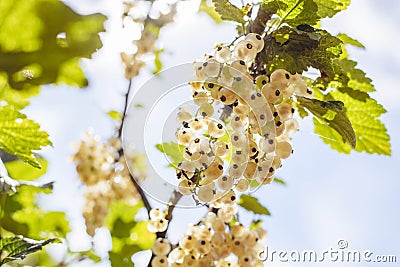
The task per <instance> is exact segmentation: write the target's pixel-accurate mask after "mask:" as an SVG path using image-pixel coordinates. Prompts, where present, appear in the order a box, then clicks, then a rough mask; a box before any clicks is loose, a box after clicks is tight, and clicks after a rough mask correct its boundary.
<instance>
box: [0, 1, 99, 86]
mask: <svg viewBox="0 0 400 267" xmlns="http://www.w3.org/2000/svg"><path fill="white" fill-rule="evenodd" d="M1 2H2V4H1V5H0V18H1V23H0V58H1V61H0V73H5V74H6V75H7V79H8V84H9V85H10V86H11V87H12V88H15V89H28V88H30V87H31V86H36V85H42V84H50V83H60V82H65V83H67V84H69V85H76V86H80V87H82V86H86V85H87V81H86V79H85V78H84V76H83V72H82V70H81V69H80V67H79V64H78V61H79V58H90V57H91V55H92V53H94V52H95V51H96V50H97V49H99V48H100V47H101V45H102V44H101V40H100V37H99V35H98V33H99V32H101V31H103V30H104V27H103V23H104V21H105V19H106V17H105V16H104V15H101V14H91V15H80V14H78V13H76V12H75V11H73V10H72V9H71V8H70V7H68V6H67V5H65V4H64V3H63V2H62V1H56V0H47V1H32V0H28V1H20V0H2V1H1ZM15 18H23V19H15Z"/></svg>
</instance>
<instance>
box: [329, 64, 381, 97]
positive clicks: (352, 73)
mask: <svg viewBox="0 0 400 267" xmlns="http://www.w3.org/2000/svg"><path fill="white" fill-rule="evenodd" d="M335 63H336V64H337V65H338V66H340V68H341V70H342V71H343V73H344V74H345V75H347V77H348V79H347V81H348V82H347V83H341V84H340V85H341V86H344V87H346V86H347V87H350V88H352V89H353V90H357V91H360V92H373V91H375V87H374V86H373V85H372V80H371V79H370V78H368V77H367V76H366V74H365V72H364V71H362V70H360V69H357V68H356V66H357V62H355V61H353V60H350V59H346V58H344V59H336V60H335ZM334 85H335V84H331V85H330V86H331V87H335V86H334Z"/></svg>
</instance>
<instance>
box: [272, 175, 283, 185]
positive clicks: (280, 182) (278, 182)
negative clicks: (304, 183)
mask: <svg viewBox="0 0 400 267" xmlns="http://www.w3.org/2000/svg"><path fill="white" fill-rule="evenodd" d="M273 181H274V182H275V183H277V184H281V185H286V182H285V181H284V180H282V179H280V178H278V177H275V178H274V180H273Z"/></svg>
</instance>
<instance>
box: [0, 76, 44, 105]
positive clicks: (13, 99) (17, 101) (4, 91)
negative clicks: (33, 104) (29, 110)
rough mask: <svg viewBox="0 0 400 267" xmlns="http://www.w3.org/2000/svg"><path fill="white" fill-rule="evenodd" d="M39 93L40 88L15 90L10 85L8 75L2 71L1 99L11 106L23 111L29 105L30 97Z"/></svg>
mask: <svg viewBox="0 0 400 267" xmlns="http://www.w3.org/2000/svg"><path fill="white" fill-rule="evenodd" d="M38 93H39V87H38V86H32V87H30V88H29V89H25V90H15V89H13V88H11V86H10V85H9V84H8V78H7V74H5V73H1V71H0V99H1V100H2V101H4V102H6V103H7V104H9V105H13V106H15V107H16V108H18V109H22V108H24V107H25V106H27V105H28V104H29V100H28V97H31V96H34V95H37V94H38Z"/></svg>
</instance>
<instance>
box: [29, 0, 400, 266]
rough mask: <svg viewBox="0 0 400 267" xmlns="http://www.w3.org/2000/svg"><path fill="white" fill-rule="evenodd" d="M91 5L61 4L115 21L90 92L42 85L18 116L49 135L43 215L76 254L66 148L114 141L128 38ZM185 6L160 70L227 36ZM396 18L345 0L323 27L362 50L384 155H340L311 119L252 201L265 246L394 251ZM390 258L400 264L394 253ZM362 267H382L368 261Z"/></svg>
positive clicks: (77, 228) (91, 65) (165, 41)
mask: <svg viewBox="0 0 400 267" xmlns="http://www.w3.org/2000/svg"><path fill="white" fill-rule="evenodd" d="M97 2H98V4H97V5H94V4H93V3H92V1H77V0H70V1H68V3H71V5H72V6H74V7H76V8H77V9H78V10H80V12H84V13H87V12H95V11H103V10H104V11H106V12H107V13H112V14H114V15H115V18H114V20H111V21H109V22H107V27H108V29H109V32H108V33H105V34H102V37H103V40H104V48H103V49H102V50H100V51H99V52H98V53H97V54H96V55H94V59H93V60H91V61H88V60H84V61H83V62H82V65H83V67H84V70H85V71H86V73H87V75H88V78H89V81H90V86H89V88H87V89H83V90H80V89H76V88H65V87H57V88H54V87H51V86H49V87H46V88H43V90H42V92H41V94H40V96H38V97H36V98H34V99H33V100H32V104H31V105H30V106H29V107H28V108H27V109H26V113H27V114H28V115H29V116H31V117H32V118H33V119H35V120H37V121H39V122H40V123H41V125H42V126H43V128H44V129H45V130H47V131H48V132H49V133H50V135H51V138H52V141H53V143H54V148H48V149H46V150H45V151H44V153H43V154H44V156H45V157H46V158H48V159H49V161H50V165H49V170H48V173H47V174H46V175H45V176H44V177H43V178H42V179H43V180H46V181H48V180H56V186H55V193H54V194H53V195H51V196H45V197H43V198H41V202H42V203H45V207H46V208H47V209H57V210H60V209H61V210H65V211H67V212H68V216H69V218H70V219H71V226H72V228H73V229H74V232H73V233H72V234H70V236H69V238H70V240H71V241H75V242H72V243H73V244H74V249H83V248H85V246H87V245H88V244H89V243H88V241H89V239H88V238H87V237H85V235H84V226H83V223H84V222H83V219H82V218H81V215H80V212H81V208H80V207H81V206H82V205H83V199H82V196H81V194H82V191H83V188H82V186H80V184H79V181H78V180H77V178H76V172H75V169H74V165H73V164H72V163H71V161H70V160H69V157H70V155H71V154H72V153H73V151H74V147H73V145H72V143H73V142H76V141H77V140H79V139H80V135H81V133H82V132H83V131H85V130H87V129H89V128H92V129H93V130H94V132H96V133H97V134H99V135H101V136H102V137H104V138H107V137H108V136H109V135H110V134H112V132H113V127H114V125H113V123H112V121H111V120H110V119H109V118H108V117H107V116H106V115H105V112H107V111H108V110H111V109H120V108H121V106H122V103H123V98H122V95H123V92H124V90H125V88H126V86H127V82H126V81H125V80H124V79H123V67H122V64H121V63H120V58H119V52H120V51H123V50H126V49H129V46H130V36H129V35H128V33H127V32H124V31H121V30H120V29H119V25H118V23H117V22H118V17H119V13H118V12H119V10H118V9H117V8H115V6H114V4H113V3H111V2H112V1H105V0H104V1H97ZM88 3H91V4H88ZM184 5H185V6H187V7H186V8H185V13H180V15H179V16H178V18H177V21H176V23H174V24H173V25H169V26H167V27H166V28H165V29H164V30H163V31H162V33H161V36H160V42H161V43H162V45H163V47H164V49H165V50H166V53H165V54H164V56H163V57H162V60H163V63H164V65H165V66H166V67H168V66H174V65H176V64H181V63H185V62H191V61H193V60H195V59H197V58H199V57H201V56H202V55H203V54H204V53H205V52H207V51H210V50H211V49H212V48H213V46H214V44H215V43H221V42H230V40H232V37H233V36H234V26H233V25H232V24H224V25H218V26H216V25H215V24H214V23H213V22H212V21H211V20H210V18H208V17H207V16H206V15H204V14H196V15H194V14H193V13H192V12H190V5H193V1H186V2H185V4H184ZM399 14H400V2H398V1H392V0H381V1H374V0H353V1H352V4H351V6H350V7H349V8H348V10H346V11H344V12H342V13H340V14H338V15H337V16H335V17H334V18H333V19H329V20H327V21H325V22H324V23H323V27H326V28H327V29H328V30H329V31H330V32H331V33H333V34H335V33H339V32H343V33H346V34H348V35H350V36H352V37H354V38H356V39H358V40H359V41H361V42H362V43H363V44H364V45H365V46H366V50H365V51H364V50H359V49H350V55H351V57H352V58H353V59H356V60H357V61H358V62H359V67H361V68H362V69H363V70H365V71H366V72H367V74H368V75H369V77H371V78H372V79H373V81H374V85H375V86H376V89H377V91H376V92H375V93H374V94H373V96H374V97H375V98H376V99H378V101H379V102H380V103H381V104H383V106H384V107H385V108H386V109H387V110H388V113H387V114H385V115H383V116H382V120H383V121H384V123H385V124H386V125H387V128H388V132H389V134H390V135H391V138H392V156H391V157H384V156H376V155H367V154H364V153H362V154H359V153H351V154H350V155H342V154H339V153H337V152H335V151H332V150H331V149H330V148H329V147H328V146H326V145H325V144H324V143H323V142H322V141H321V140H320V138H319V137H318V136H316V135H314V134H313V133H312V132H313V128H312V121H311V120H309V119H306V120H303V121H301V122H300V125H301V127H300V128H301V130H300V132H299V133H298V134H296V135H295V136H294V138H293V147H294V150H295V153H294V155H293V156H291V157H290V158H289V159H288V160H287V161H285V163H284V167H283V168H282V169H281V170H280V171H279V173H278V175H279V176H280V177H282V178H283V179H284V180H285V181H286V182H287V186H286V187H283V186H280V185H272V186H268V187H265V188H263V189H261V190H259V191H257V193H256V196H258V197H259V198H260V199H261V201H262V202H263V203H264V204H265V205H266V206H267V207H268V208H269V209H270V211H271V213H272V216H271V217H269V218H266V219H265V222H264V227H265V228H266V229H267V230H268V234H269V237H268V244H269V246H270V248H273V249H287V250H291V249H298V250H303V249H316V250H318V249H319V250H324V249H328V248H330V247H336V243H337V241H338V240H339V239H345V240H347V241H348V243H349V248H351V249H360V250H364V249H369V250H371V251H373V252H374V253H376V254H391V255H394V254H396V253H399V248H400V241H399V240H400V231H398V225H400V212H399V209H398V207H397V205H398V203H399V200H400V197H399V194H398V190H399V189H400V180H399V179H398V177H399V176H398V173H399V163H400V154H399V153H400V150H399V148H400V146H399V145H400V144H399V138H398V132H399V131H400V116H399V115H400V105H399V104H398V101H399V99H400V98H399V97H400V93H399V91H398V84H399V83H398V79H399V78H398V77H399V75H398V74H399V73H400V53H399V52H398V48H397V44H398V43H399V42H400V28H399V27H398V25H400V24H399V22H400V18H399V16H398V15H399ZM110 66H113V67H112V68H111V67H110ZM149 74H150V71H147V73H145V75H143V76H142V77H140V78H139V79H137V80H136V81H135V82H134V85H135V88H138V87H139V86H140V84H142V83H143V82H144V80H145V79H146V77H148V76H149ZM196 213H197V212H196V211H193V210H192V211H191V210H177V214H178V215H177V217H176V218H179V219H178V220H179V221H180V222H179V223H177V222H173V224H176V225H182V224H184V223H185V222H189V219H191V218H193V217H196V216H198V215H197V214H196ZM183 215H184V216H183ZM179 230H180V229H177V228H175V229H173V231H172V232H171V236H172V237H173V238H175V239H176V238H177V237H179V236H180V235H181V234H182V233H181V232H180V231H179ZM76 241H79V242H76ZM100 250H101V249H100ZM103 250H104V249H103ZM54 252H56V249H55V250H54ZM397 257H398V260H400V254H397ZM286 265H288V264H286ZM286 265H285V264H283V263H271V264H269V266H286ZM292 265H295V266H308V265H307V264H300V263H297V264H292ZM387 265H388V266H389V265H390V264H387ZM77 266H78V265H77ZM79 266H83V265H79ZM100 266H103V265H100ZM104 266H106V265H104ZM139 266H140V265H139ZM349 266H350V265H349ZM352 266H354V265H352ZM368 266H385V265H384V264H373V263H371V264H368ZM392 266H394V264H392Z"/></svg>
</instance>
